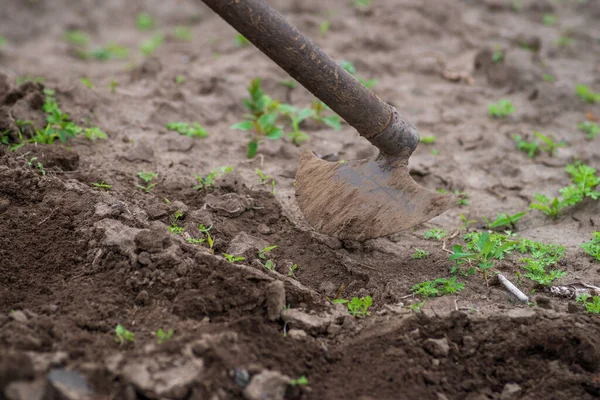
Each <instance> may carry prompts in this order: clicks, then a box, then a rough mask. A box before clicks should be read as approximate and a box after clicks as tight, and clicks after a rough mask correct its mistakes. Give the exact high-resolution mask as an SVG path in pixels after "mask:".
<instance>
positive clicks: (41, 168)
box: [27, 157, 46, 176]
mask: <svg viewBox="0 0 600 400" xmlns="http://www.w3.org/2000/svg"><path fill="white" fill-rule="evenodd" d="M36 161H37V157H32V158H30V159H29V161H27V165H29V166H30V167H36V168H37V169H38V170H39V171H40V173H41V174H42V176H43V175H46V170H45V169H44V166H43V165H42V163H41V162H39V161H37V162H36Z"/></svg>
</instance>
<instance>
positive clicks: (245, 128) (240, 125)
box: [231, 121, 254, 131]
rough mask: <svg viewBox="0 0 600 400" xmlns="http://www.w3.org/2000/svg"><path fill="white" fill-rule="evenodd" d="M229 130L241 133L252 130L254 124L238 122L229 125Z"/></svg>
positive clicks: (251, 122)
mask: <svg viewBox="0 0 600 400" xmlns="http://www.w3.org/2000/svg"><path fill="white" fill-rule="evenodd" d="M231 129H239V130H241V131H249V130H251V129H254V122H253V121H242V122H238V123H237V124H233V125H231Z"/></svg>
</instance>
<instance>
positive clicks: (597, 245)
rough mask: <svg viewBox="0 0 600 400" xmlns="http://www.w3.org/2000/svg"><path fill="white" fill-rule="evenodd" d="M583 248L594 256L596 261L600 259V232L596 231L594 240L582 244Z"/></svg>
mask: <svg viewBox="0 0 600 400" xmlns="http://www.w3.org/2000/svg"><path fill="white" fill-rule="evenodd" d="M581 248H582V249H584V250H585V252H586V253H588V254H589V255H590V256H592V257H594V258H595V259H596V261H600V232H594V237H593V238H592V240H590V241H589V242H587V243H584V244H582V245H581Z"/></svg>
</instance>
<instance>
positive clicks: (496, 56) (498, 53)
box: [492, 46, 504, 64]
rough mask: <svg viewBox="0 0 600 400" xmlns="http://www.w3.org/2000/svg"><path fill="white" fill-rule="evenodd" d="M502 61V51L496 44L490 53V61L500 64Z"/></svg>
mask: <svg viewBox="0 0 600 400" xmlns="http://www.w3.org/2000/svg"><path fill="white" fill-rule="evenodd" d="M502 61H504V51H503V50H502V49H501V48H500V47H499V46H496V47H495V49H494V52H493V53H492V62H493V63H494V64H500V63H501V62H502Z"/></svg>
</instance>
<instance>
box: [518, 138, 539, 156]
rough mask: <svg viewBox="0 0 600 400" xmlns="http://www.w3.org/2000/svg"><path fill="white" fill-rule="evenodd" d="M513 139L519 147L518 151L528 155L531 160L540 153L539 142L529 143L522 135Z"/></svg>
mask: <svg viewBox="0 0 600 400" xmlns="http://www.w3.org/2000/svg"><path fill="white" fill-rule="evenodd" d="M513 139H514V141H515V143H516V145H517V150H520V151H522V152H524V153H527V155H528V156H529V158H534V157H535V155H536V154H537V153H538V150H539V143H538V142H537V140H533V141H531V142H528V141H527V140H525V139H523V138H522V137H521V135H514V136H513Z"/></svg>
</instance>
